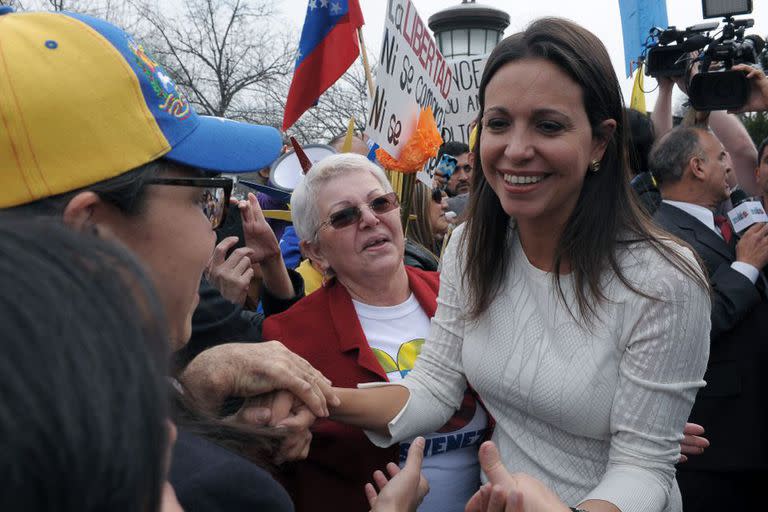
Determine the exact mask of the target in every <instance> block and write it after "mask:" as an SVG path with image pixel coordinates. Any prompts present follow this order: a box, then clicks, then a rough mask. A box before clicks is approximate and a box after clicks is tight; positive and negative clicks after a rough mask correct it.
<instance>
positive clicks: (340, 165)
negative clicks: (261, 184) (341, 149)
mask: <svg viewBox="0 0 768 512" xmlns="http://www.w3.org/2000/svg"><path fill="white" fill-rule="evenodd" d="M354 172H369V173H371V174H372V175H373V177H374V178H376V180H377V181H378V182H379V183H380V184H381V187H382V188H383V189H384V191H385V192H392V184H391V183H390V182H389V180H388V179H387V176H386V174H384V171H383V170H382V169H381V168H380V167H379V166H378V165H376V164H374V163H373V162H371V161H370V160H368V159H367V158H365V157H364V156H362V155H358V154H356V153H339V154H335V155H330V156H327V157H325V158H323V159H322V160H321V161H319V162H318V163H316V164H314V165H313V166H312V168H311V169H310V170H309V172H307V174H306V176H304V179H303V180H301V181H300V182H299V184H298V185H296V188H295V189H294V190H293V194H292V195H291V217H292V219H293V227H294V229H295V230H296V234H297V235H298V237H299V239H300V240H306V241H315V240H316V239H315V237H316V235H317V231H318V229H320V224H322V223H323V221H324V220H325V219H321V218H320V212H319V211H318V206H317V195H318V192H319V191H320V188H321V187H322V186H323V185H325V184H326V183H328V182H329V181H331V180H332V179H334V178H336V177H338V176H343V175H345V174H351V173H354Z"/></svg>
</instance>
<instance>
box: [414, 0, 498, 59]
mask: <svg viewBox="0 0 768 512" xmlns="http://www.w3.org/2000/svg"><path fill="white" fill-rule="evenodd" d="M428 25H429V28H430V30H432V32H433V33H434V34H435V41H436V42H437V46H438V48H440V53H442V54H443V57H445V58H448V59H451V58H461V57H469V56H475V55H484V54H486V53H488V52H490V51H491V50H492V49H493V47H494V46H496V44H497V43H498V42H499V41H500V40H501V36H502V34H503V33H504V29H506V28H507V27H508V26H509V14H507V13H506V12H504V11H500V10H498V9H494V8H492V7H487V6H484V5H478V4H476V3H475V1H474V0H463V1H462V3H461V4H459V5H456V6H454V7H449V8H448V9H444V10H442V11H440V12H436V13H435V14H433V15H432V16H430V17H429V22H428Z"/></svg>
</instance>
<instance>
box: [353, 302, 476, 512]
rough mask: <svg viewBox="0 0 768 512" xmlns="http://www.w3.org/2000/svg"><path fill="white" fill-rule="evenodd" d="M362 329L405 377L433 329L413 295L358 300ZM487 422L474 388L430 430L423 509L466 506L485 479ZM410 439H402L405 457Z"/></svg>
mask: <svg viewBox="0 0 768 512" xmlns="http://www.w3.org/2000/svg"><path fill="white" fill-rule="evenodd" d="M352 303H353V304H354V306H355V311H356V312H357V316H358V318H359V319H360V324H361V325H362V327H363V332H364V333H365V337H366V339H367V340H368V344H369V345H370V347H371V349H372V350H373V353H374V354H375V355H376V358H377V359H378V360H379V363H380V364H381V366H382V368H383V369H384V371H385V372H386V374H387V378H388V379H389V381H390V382H396V381H399V380H401V379H402V378H403V377H405V376H406V375H407V374H408V372H409V371H411V369H413V363H414V361H416V357H417V356H418V355H419V353H420V352H421V346H422V344H423V343H424V338H425V337H426V336H427V335H428V334H429V323H430V319H429V317H428V316H427V315H426V313H424V310H423V309H421V305H419V302H418V300H416V297H415V296H414V295H413V294H411V296H410V297H409V298H408V300H406V301H405V302H403V303H402V304H398V305H397V306H386V307H382V306H369V305H368V304H363V303H362V302H358V301H355V300H353V301H352ZM487 428H488V416H487V415H486V413H485V411H484V410H483V408H482V407H481V406H480V404H478V403H477V401H476V400H475V399H474V398H473V397H472V396H471V395H470V394H469V393H467V395H466V396H465V397H464V403H463V404H462V407H461V409H459V411H458V412H457V413H456V414H455V415H454V416H453V417H452V418H451V419H450V420H448V423H446V425H445V426H444V427H443V428H441V429H440V430H439V431H437V432H434V433H431V434H428V435H425V436H424V439H425V440H426V445H425V448H424V452H425V457H424V464H423V466H422V472H423V473H424V476H425V477H426V478H427V480H429V487H430V491H429V494H428V495H427V497H426V499H425V500H424V503H422V505H421V506H420V507H419V512H453V511H456V512H462V511H463V510H464V505H465V504H466V503H467V500H469V498H470V497H471V496H472V495H473V494H474V493H475V491H477V489H478V487H479V485H480V463H479V461H478V458H477V449H478V446H479V445H480V443H481V441H482V440H483V438H484V436H485V432H486V429H487ZM410 444H411V443H410V441H406V442H403V443H400V462H401V464H402V463H403V462H404V461H405V456H406V454H407V453H408V447H409V446H410Z"/></svg>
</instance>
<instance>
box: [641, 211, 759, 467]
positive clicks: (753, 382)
mask: <svg viewBox="0 0 768 512" xmlns="http://www.w3.org/2000/svg"><path fill="white" fill-rule="evenodd" d="M654 218H655V220H656V221H657V222H658V223H659V224H660V225H661V226H662V227H663V228H665V229H666V230H667V231H669V232H670V233H672V234H674V235H676V236H678V237H680V238H682V239H683V240H685V241H686V242H688V243H689V244H690V245H691V246H692V247H693V249H694V250H695V251H696V253H697V254H698V255H699V257H700V258H701V259H702V260H703V261H704V264H705V266H706V270H707V273H708V274H709V279H710V282H711V284H712V291H713V296H712V317H711V318H712V331H711V335H710V355H709V363H708V365H707V372H706V374H705V375H704V380H705V381H706V382H707V385H706V386H705V387H704V388H702V389H701V390H699V393H698V395H697V397H696V402H695V403H694V405H693V410H692V411H691V416H690V421H692V422H694V423H699V424H701V425H703V426H704V428H705V430H706V437H707V438H708V439H709V440H710V442H711V446H710V447H709V448H707V449H706V450H705V452H704V454H703V455H697V456H695V457H690V458H689V459H688V462H686V463H685V464H681V465H680V466H678V470H679V471H696V470H704V471H745V470H756V469H760V470H766V469H768V435H766V425H768V391H767V390H766V388H765V378H764V374H765V371H766V369H767V368H768V300H767V299H766V295H765V289H764V288H763V285H762V282H761V280H758V285H757V286H756V285H754V284H752V282H751V281H750V280H749V279H747V278H746V277H744V276H743V275H742V274H740V273H739V272H737V271H735V270H733V269H732V268H731V266H730V265H731V263H732V262H733V261H735V259H736V253H735V251H734V248H733V247H732V246H729V245H728V244H726V243H725V241H723V239H721V238H720V237H719V236H717V234H716V233H715V232H713V231H712V230H711V229H710V228H708V227H707V226H705V225H704V224H702V223H701V222H699V221H698V220H697V219H696V218H694V217H692V216H691V215H689V214H687V213H686V212H684V211H683V210H681V209H679V208H676V207H674V206H672V205H669V204H666V203H662V204H661V206H659V209H658V210H657V211H656V214H655V216H654Z"/></svg>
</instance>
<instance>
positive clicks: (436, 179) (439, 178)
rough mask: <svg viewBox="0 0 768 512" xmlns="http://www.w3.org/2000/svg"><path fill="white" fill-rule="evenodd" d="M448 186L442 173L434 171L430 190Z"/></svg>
mask: <svg viewBox="0 0 768 512" xmlns="http://www.w3.org/2000/svg"><path fill="white" fill-rule="evenodd" d="M447 184H448V179H447V178H446V177H445V176H443V173H442V172H440V171H438V170H437V169H435V175H434V176H433V177H432V188H439V189H441V190H442V189H444V188H445V186H446V185H447Z"/></svg>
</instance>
